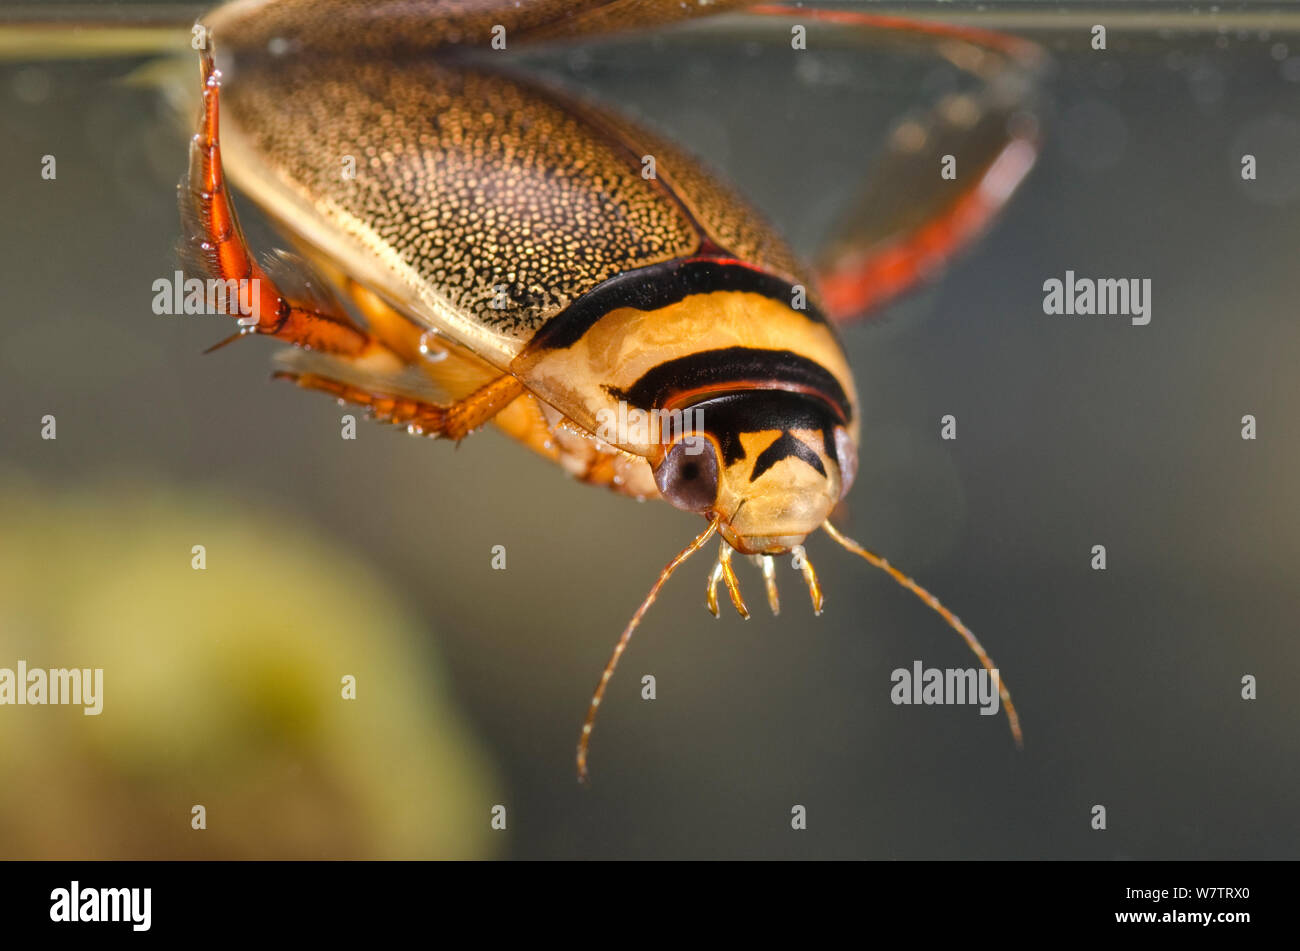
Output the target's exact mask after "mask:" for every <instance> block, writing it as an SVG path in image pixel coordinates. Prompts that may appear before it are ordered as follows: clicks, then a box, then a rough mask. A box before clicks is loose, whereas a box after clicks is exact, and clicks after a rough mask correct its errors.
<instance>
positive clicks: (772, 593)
mask: <svg viewBox="0 0 1300 951" xmlns="http://www.w3.org/2000/svg"><path fill="white" fill-rule="evenodd" d="M751 557H752V560H753V562H754V564H756V565H758V570H759V571H761V572H763V587H764V588H766V589H767V606H768V607H769V608H771V609H772V614H773V615H774V616H775V615H778V614H780V613H781V596H780V595H779V594H778V593H777V590H776V564H775V563H774V562H773V561H772V556H771V555H753V556H751Z"/></svg>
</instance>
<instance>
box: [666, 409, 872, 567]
mask: <svg viewBox="0 0 1300 951" xmlns="http://www.w3.org/2000/svg"><path fill="white" fill-rule="evenodd" d="M683 419H684V420H685V421H686V423H687V424H688V425H687V426H684V427H683V430H684V431H683V432H681V433H679V434H676V436H675V438H673V439H672V440H671V441H669V442H667V443H666V444H665V445H663V446H662V455H661V456H660V458H658V459H655V460H651V462H652V464H653V466H654V474H655V482H656V484H657V485H658V486H659V491H660V493H661V494H662V495H663V497H664V498H665V499H667V500H668V501H669V502H671V503H672V504H673V505H675V506H676V507H677V508H680V509H684V510H685V511H688V512H698V513H700V514H702V515H705V516H707V517H710V518H717V519H718V520H719V526H718V530H719V531H720V532H721V533H722V536H723V538H725V539H726V540H727V542H728V543H729V544H730V545H731V546H732V547H733V548H735V549H736V550H737V551H739V552H741V553H742V554H777V553H781V552H787V551H789V550H790V549H792V548H793V547H795V546H796V545H799V544H802V542H803V540H804V538H805V537H806V536H807V535H808V534H809V533H810V532H812V531H813V530H815V529H817V528H819V527H820V526H821V524H822V523H823V522H825V521H826V519H827V517H828V516H829V515H830V513H831V509H833V508H834V507H835V505H836V503H838V502H839V500H840V499H841V498H842V497H843V496H844V494H845V493H846V492H847V491H848V490H849V487H850V486H851V485H852V483H853V475H854V472H855V470H856V468H857V447H856V446H855V444H854V440H853V438H852V436H851V435H850V432H849V429H848V427H847V425H846V424H845V422H844V420H843V419H842V418H841V417H840V415H839V413H838V412H837V411H836V410H835V409H834V408H833V407H832V406H831V405H830V404H829V403H827V402H826V401H825V400H823V399H821V398H820V397H818V396H816V395H813V394H809V393H803V392H797V391H791V390H778V389H749V390H741V391H738V392H733V393H727V394H723V395H720V396H714V397H712V398H710V399H707V400H704V401H702V402H698V403H695V404H693V405H692V406H691V407H690V408H689V410H688V411H686V412H684V413H683Z"/></svg>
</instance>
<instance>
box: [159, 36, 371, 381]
mask: <svg viewBox="0 0 1300 951" xmlns="http://www.w3.org/2000/svg"><path fill="white" fill-rule="evenodd" d="M201 68H202V77H203V109H202V113H201V115H200V119H199V130H198V132H196V133H195V134H194V138H193V140H192V141H191V143H190V170H189V175H188V177H187V179H186V181H185V183H184V184H183V185H182V186H181V196H180V197H181V212H182V216H183V218H184V219H185V223H186V227H187V231H188V234H187V235H186V239H187V241H188V251H189V256H190V257H192V258H193V259H195V260H197V262H198V263H199V264H200V265H201V266H202V267H203V268H204V269H205V270H206V271H207V272H208V275H209V276H210V277H212V278H216V279H219V280H222V281H235V282H238V286H239V287H240V288H241V293H240V294H239V300H238V304H237V310H238V314H239V324H240V327H241V330H240V333H257V334H265V335H267V336H272V337H276V338H278V339H280V340H284V341H286V342H288V343H292V344H296V345H298V346H300V347H307V348H309V349H312V350H320V351H323V352H325V353H332V354H337V355H339V356H345V357H359V356H363V355H366V354H367V353H368V352H371V351H375V350H383V349H386V348H384V347H383V345H382V344H381V343H379V342H378V341H377V340H375V339H374V338H373V337H371V336H370V335H369V334H368V333H366V332H365V331H364V330H362V329H361V328H360V327H358V326H357V325H356V324H355V323H353V322H352V320H351V319H350V318H349V317H348V316H347V314H346V312H345V311H344V310H343V309H342V307H339V306H337V305H333V304H331V303H329V302H325V301H307V300H294V299H292V298H290V297H289V296H287V295H286V294H284V293H283V292H282V291H281V289H280V288H279V287H278V286H277V285H276V283H275V281H274V280H273V279H272V278H271V277H269V276H268V275H267V273H266V271H265V270H264V269H263V268H262V267H261V266H260V265H259V264H258V263H257V261H256V260H255V259H254V258H253V255H252V253H251V251H250V249H249V247H248V242H247V240H246V239H245V238H244V233H243V229H241V228H240V226H239V218H238V216H237V215H236V214H235V207H234V204H233V203H232V202H231V199H230V190H229V187H228V186H227V184H226V178H225V173H224V171H223V170H222V165H221V140H220V134H219V126H220V103H219V100H220V90H221V73H220V72H218V71H217V69H216V67H215V66H214V64H213V61H212V53H211V51H210V50H203V51H202V52H201ZM244 282H248V284H247V287H248V290H247V291H243V290H242V288H244V287H245V286H246V285H245V284H244ZM232 339H233V338H232Z"/></svg>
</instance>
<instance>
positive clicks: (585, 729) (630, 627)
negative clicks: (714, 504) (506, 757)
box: [578, 517, 722, 783]
mask: <svg viewBox="0 0 1300 951" xmlns="http://www.w3.org/2000/svg"><path fill="white" fill-rule="evenodd" d="M721 522H722V519H721V518H718V517H715V518H714V519H713V521H711V522H709V527H708V528H706V529H705V530H704V531H702V532H700V534H698V535H696V536H695V540H694V541H693V542H691V543H690V544H689V545H687V546H686V547H685V548H683V549H682V550H681V551H680V552H678V553H677V556H676V557H675V558H673V560H672V561H670V562H668V564H667V565H665V566H664V570H663V571H661V572H660V573H659V580H658V581H656V582H655V583H654V587H652V588H651V589H650V593H649V594H647V595H646V596H645V600H644V601H642V602H641V606H640V607H639V608H637V609H636V614H633V615H632V620H630V621H628V623H627V627H625V628H624V629H623V635H622V636H621V637H620V638H619V639H618V643H617V644H615V645H614V653H613V655H611V657H610V658H609V663H607V664H606V665H605V672H604V673H603V674H601V675H600V683H598V684H596V692H595V693H593V694H592V695H591V705H590V706H589V707H587V719H586V720H585V721H583V724H582V734H581V735H580V736H579V737H578V781H579V782H582V783H585V782H586V781H587V748H588V746H590V744H591V730H592V727H594V726H595V725H596V711H597V710H598V709H599V708H600V702H601V701H602V700H603V699H605V687H606V686H608V685H609V679H610V678H611V677H613V676H614V668H615V667H617V666H618V661H619V658H620V657H622V656H623V651H625V650H627V644H628V641H630V640H631V639H632V632H633V631H635V630H636V629H637V625H638V624H640V623H641V618H643V617H644V616H645V613H646V612H647V611H649V610H650V605H652V604H654V603H655V598H657V597H659V590H660V589H661V588H662V587H663V586H664V583H665V582H666V581H667V580H668V579H669V578H671V577H672V574H673V572H674V571H676V570H677V569H678V567H679V566H680V565H681V564H682V562H684V561H685V560H686V559H687V558H690V557H691V555H693V554H695V553H696V552H697V551H699V550H700V549H701V548H703V547H704V545H705V544H706V543H707V542H708V540H709V539H710V538H712V537H713V533H714V532H716V531H717V530H718V525H719V524H721Z"/></svg>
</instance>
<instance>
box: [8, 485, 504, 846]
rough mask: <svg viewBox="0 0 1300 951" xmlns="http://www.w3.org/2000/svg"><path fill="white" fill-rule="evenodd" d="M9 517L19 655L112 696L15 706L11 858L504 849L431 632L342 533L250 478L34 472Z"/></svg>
mask: <svg viewBox="0 0 1300 951" xmlns="http://www.w3.org/2000/svg"><path fill="white" fill-rule="evenodd" d="M0 539H3V541H0V667H7V668H10V669H12V668H14V667H15V666H16V664H17V662H18V661H19V660H20V659H21V660H25V661H26V662H27V664H28V666H29V668H30V667H38V666H39V667H47V668H48V667H79V668H85V667H90V668H96V667H101V668H103V670H104V687H103V694H104V700H103V712H102V713H101V714H100V715H99V716H86V715H84V713H83V710H82V707H80V706H52V705H51V706H11V705H4V706H0V763H3V764H4V765H3V768H2V774H3V780H2V781H0V858H5V859H14V858H41V859H53V858H92V859H109V858H138V859H143V858H231V859H233V858H475V857H484V856H487V855H489V854H491V849H490V848H489V842H488V836H489V835H490V834H491V833H490V830H489V828H488V818H489V810H490V808H491V805H492V802H493V800H492V799H491V798H489V792H488V790H489V789H491V788H492V785H491V780H490V770H489V767H488V765H487V763H486V759H485V756H484V754H483V753H482V751H481V750H480V749H479V747H478V746H477V744H476V742H475V740H474V738H473V737H472V736H471V735H470V734H469V732H468V730H467V729H466V727H465V724H464V722H463V721H462V719H461V718H460V716H459V715H458V714H457V712H456V711H455V709H453V708H452V706H451V704H450V702H449V701H448V699H447V697H446V692H445V678H444V677H443V676H442V674H441V673H440V671H439V669H438V665H437V663H436V659H435V658H434V657H433V656H431V652H430V651H429V649H428V643H429V640H430V638H429V633H428V632H427V631H425V630H422V629H421V626H420V625H419V624H418V623H417V622H416V621H415V620H414V619H413V617H412V616H411V615H410V614H409V613H407V612H406V611H405V610H404V608H403V607H402V605H401V599H400V598H399V597H398V596H397V594H396V593H395V592H394V591H393V590H392V589H391V588H390V587H389V586H388V585H386V584H385V583H384V582H383V581H382V580H380V579H378V578H376V577H375V576H374V575H373V574H371V573H370V572H369V571H367V569H366V568H365V567H364V566H362V565H359V564H357V563H356V562H355V561H352V560H351V559H349V558H348V557H347V556H346V555H345V554H343V553H342V552H341V551H340V550H339V548H338V546H337V545H336V544H335V543H332V542H330V541H328V540H327V539H324V538H322V537H320V536H317V535H313V534H312V533H311V532H310V531H309V530H308V529H305V528H304V527H303V526H301V525H298V524H294V523H293V522H291V521H289V520H287V519H286V518H285V517H284V516H283V515H281V514H277V513H271V512H267V511H258V510H256V508H255V507H253V506H249V505H247V504H245V503H243V502H240V501H237V500H232V499H229V498H222V497H218V496H214V495H204V494H201V493H200V494H196V493H192V492H191V493H187V494H184V495H182V494H180V493H179V492H176V491H174V490H169V489H168V488H167V487H165V486H158V485H147V484H140V483H139V482H133V483H132V484H131V485H130V486H129V487H127V486H123V485H117V486H107V487H103V488H96V489H94V490H90V489H79V490H75V491H57V492H56V491H52V490H49V489H45V488H40V487H38V486H36V485H35V484H34V483H27V482H20V481H17V480H15V479H14V478H8V479H0ZM196 545H202V546H204V557H205V559H206V569H204V570H197V569H196V568H194V567H193V564H192V563H193V561H194V558H195V555H194V554H193V548H194V546H196ZM349 675H350V676H352V677H355V678H356V699H355V700H347V699H344V698H343V678H344V677H345V676H349ZM195 805H202V806H203V807H204V809H205V810H206V824H207V828H206V829H204V830H195V829H193V828H191V815H192V809H193V807H194V806H195Z"/></svg>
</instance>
